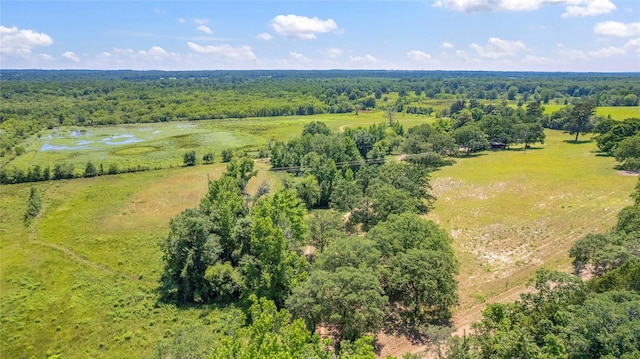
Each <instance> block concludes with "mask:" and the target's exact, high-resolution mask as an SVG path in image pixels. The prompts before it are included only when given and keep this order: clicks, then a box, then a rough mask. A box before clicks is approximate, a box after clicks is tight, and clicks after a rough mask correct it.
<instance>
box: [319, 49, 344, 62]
mask: <svg viewBox="0 0 640 359" xmlns="http://www.w3.org/2000/svg"><path fill="white" fill-rule="evenodd" d="M342 53H343V51H342V49H337V48H335V47H330V48H328V49H325V50H324V51H323V52H322V54H323V55H324V56H326V57H328V58H331V59H335V58H337V57H340V56H342Z"/></svg>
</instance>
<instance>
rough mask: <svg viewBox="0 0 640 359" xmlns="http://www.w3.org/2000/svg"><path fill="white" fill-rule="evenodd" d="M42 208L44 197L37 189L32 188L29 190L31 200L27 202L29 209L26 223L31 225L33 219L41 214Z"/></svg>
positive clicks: (25, 218)
mask: <svg viewBox="0 0 640 359" xmlns="http://www.w3.org/2000/svg"><path fill="white" fill-rule="evenodd" d="M41 208H42V195H41V194H40V192H39V191H38V190H37V189H36V188H35V187H31V188H30V189H29V199H28V200H27V209H26V210H25V212H24V216H23V217H24V222H25V223H29V221H31V220H32V219H33V218H35V217H36V216H37V215H38V213H40V209H41Z"/></svg>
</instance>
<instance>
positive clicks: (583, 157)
mask: <svg viewBox="0 0 640 359" xmlns="http://www.w3.org/2000/svg"><path fill="white" fill-rule="evenodd" d="M383 120H384V117H383V114H382V113H381V112H360V113H359V114H358V115H355V114H344V115H316V116H306V117H277V118H262V119H243V120H218V121H202V122H195V123H180V122H175V123H167V124H153V125H150V124H147V125H144V126H143V125H140V126H138V125H131V127H128V126H127V127H125V126H114V127H97V128H88V129H87V132H86V133H84V134H82V133H77V134H75V135H74V134H73V131H77V130H79V129H76V128H64V129H59V130H58V132H56V135H53V136H52V137H50V136H49V135H50V134H51V133H44V134H43V135H42V136H41V137H40V138H37V137H34V138H33V139H30V143H29V145H28V146H27V147H26V149H27V154H26V155H24V156H20V157H18V158H23V157H24V158H27V159H29V161H31V162H30V163H31V164H36V163H39V164H46V163H51V162H52V161H55V158H54V157H51V156H55V155H54V153H58V154H59V153H74V152H78V153H81V154H79V155H77V156H76V157H77V159H76V158H75V157H74V156H69V158H73V160H74V161H77V163H78V166H80V164H82V163H83V162H86V161H87V160H91V161H95V162H96V164H98V163H100V161H102V160H104V161H105V162H108V161H110V160H112V159H113V158H121V157H123V156H129V157H131V158H135V159H136V160H135V161H143V160H144V159H145V158H154V157H153V156H154V154H155V155H157V156H158V157H157V161H158V163H159V164H160V166H161V167H164V168H165V169H162V170H157V171H148V172H140V173H129V174H119V175H110V176H100V177H94V178H84V179H74V180H61V181H50V182H38V183H34V184H18V185H3V186H0V196H1V197H2V201H1V203H0V210H1V215H0V221H1V222H0V273H1V278H0V280H1V282H0V284H1V286H2V291H1V293H0V300H1V302H2V324H1V326H0V348H2V349H1V350H2V352H1V354H2V355H1V356H2V357H6V358H31V357H55V356H56V355H59V357H63V358H86V357H92V358H101V357H102V358H113V357H154V356H159V355H164V354H167V351H171V350H178V349H175V348H180V346H181V345H189V346H193V347H196V348H202V350H206V348H207V345H208V343H211V341H213V340H215V338H216V337H217V336H220V335H222V334H223V333H224V328H225V323H226V322H227V321H229V320H233V319H232V318H228V317H226V316H227V315H228V310H227V309H217V308H216V307H214V306H203V307H197V308H188V307H187V308H178V307H175V306H172V305H165V304H160V303H158V301H157V298H158V296H157V292H156V290H157V288H158V285H159V278H160V275H161V272H162V266H163V264H162V258H161V256H162V254H161V251H160V248H159V242H160V239H161V238H164V237H165V236H166V235H167V233H168V228H169V220H170V219H171V218H172V217H174V216H175V215H177V214H178V213H180V212H181V211H182V210H183V209H186V208H190V207H194V206H197V205H198V203H199V201H200V199H201V198H202V197H203V196H204V194H205V193H206V191H207V179H214V178H216V177H217V176H219V175H220V174H221V172H222V171H224V168H225V165H224V164H221V163H216V164H213V165H199V166H195V167H179V166H181V165H182V163H181V160H182V153H183V152H184V151H186V150H187V149H189V150H191V149H194V150H196V151H197V152H198V154H199V155H200V156H201V155H202V153H204V151H205V150H207V149H213V150H214V152H216V156H218V153H219V151H220V150H221V149H224V148H229V149H234V150H236V151H254V150H258V149H259V148H260V147H264V146H266V145H267V144H268V142H269V140H286V139H290V138H292V137H294V136H297V135H299V133H300V131H301V129H302V127H303V125H304V124H305V123H308V122H310V121H323V122H325V123H327V125H328V127H329V128H331V129H332V130H341V129H344V128H345V127H354V126H359V125H362V126H368V125H370V124H373V123H378V122H382V121H383ZM396 120H398V121H400V123H402V124H403V125H404V126H405V128H408V127H411V126H413V125H416V124H419V123H422V122H430V121H433V117H427V116H419V115H415V116H411V115H406V114H405V115H403V114H398V115H397V117H396ZM179 126H185V127H184V128H179ZM117 131H122V132H117ZM156 131H159V132H157V133H156ZM181 131H184V132H181ZM62 134H64V136H65V137H64V138H63V137H59V136H60V135H62ZM123 134H133V135H135V138H136V139H140V140H141V141H139V142H128V143H120V144H115V143H114V144H109V143H106V142H108V141H118V140H120V141H122V142H125V141H128V140H130V139H132V138H134V137H131V136H129V137H118V136H122V135H123ZM546 135H547V139H546V142H545V144H544V145H539V144H537V145H534V146H533V148H531V149H528V150H527V151H526V153H525V152H523V151H522V148H517V147H515V148H512V149H511V150H506V151H496V152H491V151H488V152H482V153H480V154H478V155H475V156H469V157H466V158H460V159H457V160H456V161H457V163H456V164H455V165H453V166H449V167H444V168H442V169H440V170H438V171H436V172H434V173H432V179H431V184H432V186H433V194H434V195H435V196H436V197H437V201H436V202H435V209H434V210H433V211H432V212H431V213H429V214H427V215H426V217H427V218H430V219H433V220H434V221H436V222H438V223H439V224H440V225H441V226H442V227H443V228H445V229H446V230H447V231H448V232H449V233H450V234H451V236H452V237H453V238H454V246H455V249H456V251H457V257H458V259H459V261H460V264H461V268H460V275H459V277H458V281H459V285H460V299H461V303H460V306H459V308H458V310H457V314H456V316H454V320H455V323H456V324H459V325H466V324H468V323H470V320H472V319H478V317H479V315H480V310H481V308H482V305H483V304H484V303H487V302H492V301H496V300H502V299H513V298H512V297H508V296H509V295H510V293H511V294H513V293H518V292H519V291H521V290H522V288H523V284H524V283H525V282H526V281H527V279H528V278H529V277H530V276H531V275H532V274H533V272H534V271H535V269H536V268H539V267H541V266H544V267H547V268H555V269H562V270H565V271H568V270H570V266H569V263H570V261H569V258H568V255H567V251H568V249H569V248H570V246H571V244H572V243H573V242H574V241H575V240H577V239H579V238H581V237H582V236H584V235H585V234H587V233H590V232H603V231H606V230H607V229H608V228H610V227H611V226H612V225H613V224H614V223H615V220H616V215H617V213H618V211H619V210H620V209H621V208H622V207H624V206H626V205H628V204H629V203H631V199H630V198H629V193H631V190H632V189H633V186H634V185H635V183H636V181H637V178H636V177H631V176H623V175H620V174H618V173H617V172H616V171H615V169H614V166H615V160H614V159H613V158H612V157H603V156H598V155H597V153H596V146H595V143H594V142H590V141H586V142H580V143H577V144H574V143H572V142H570V141H569V140H571V138H572V137H571V136H570V135H568V134H566V133H563V132H559V131H549V130H547V131H546ZM56 136H58V137H56ZM74 136H76V137H74ZM80 136H85V137H86V138H81V137H80ZM109 136H111V137H109ZM180 136H184V137H180ZM175 137H178V138H182V139H183V141H184V142H176V141H178V140H176V139H175ZM105 138H109V140H105V141H103V139H105ZM78 141H93V142H91V143H86V142H80V143H78ZM47 144H48V145H50V146H88V148H86V149H83V151H75V150H72V149H71V150H69V151H70V152H64V151H51V154H49V153H47V151H39V150H38V149H42V146H45V145H47ZM185 144H186V145H185ZM190 144H193V145H190ZM92 146H94V147H92ZM145 148H153V151H152V150H149V151H148V152H145V150H144V149H145ZM123 152H124V154H123ZM148 156H151V157H148ZM135 161H134V160H132V162H131V163H136V162H135ZM170 161H173V162H170ZM216 162H219V157H217V158H216ZM166 164H171V165H172V166H173V167H174V168H166V167H169V166H166ZM256 166H257V167H256V168H257V169H258V170H259V174H258V176H257V177H256V178H254V179H252V180H251V182H250V183H249V186H248V189H249V192H252V191H255V190H256V189H257V186H258V184H259V183H260V182H262V181H267V182H268V183H270V184H271V186H272V188H273V187H277V186H279V183H280V179H281V177H282V176H284V174H282V173H274V172H269V171H268V168H269V164H268V163H267V162H266V161H265V160H256ZM32 186H33V187H35V188H37V189H38V190H40V191H42V192H43V193H44V199H43V208H42V211H41V212H40V215H39V216H38V217H36V218H35V219H34V221H33V222H32V223H31V224H30V225H29V226H25V225H24V224H23V213H24V212H25V208H26V202H27V198H28V196H29V190H30V187H32ZM196 331H198V333H199V334H198V336H197V337H196V338H197V343H194V342H181V338H182V333H192V334H193V333H195V332H196ZM190 337H191V338H193V336H190ZM169 346H171V348H174V349H167V348H168V347H169ZM394 354H402V352H399V353H394Z"/></svg>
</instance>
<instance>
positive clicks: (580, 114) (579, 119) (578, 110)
mask: <svg viewBox="0 0 640 359" xmlns="http://www.w3.org/2000/svg"><path fill="white" fill-rule="evenodd" d="M595 111H596V105H595V104H593V103H591V102H588V101H585V102H581V103H578V104H576V105H575V106H574V107H573V108H572V109H571V112H570V113H569V118H568V121H567V122H566V123H565V125H564V129H565V130H567V131H569V133H570V134H575V135H576V138H575V140H574V142H578V136H579V135H580V133H585V132H590V131H591V130H592V129H593V126H594V125H593V122H592V116H593V115H594V114H595Z"/></svg>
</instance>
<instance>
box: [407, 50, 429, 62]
mask: <svg viewBox="0 0 640 359" xmlns="http://www.w3.org/2000/svg"><path fill="white" fill-rule="evenodd" d="M407 56H409V58H410V59H411V60H413V61H428V60H431V55H429V54H427V53H425V52H422V51H419V50H411V51H409V52H407Z"/></svg>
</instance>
